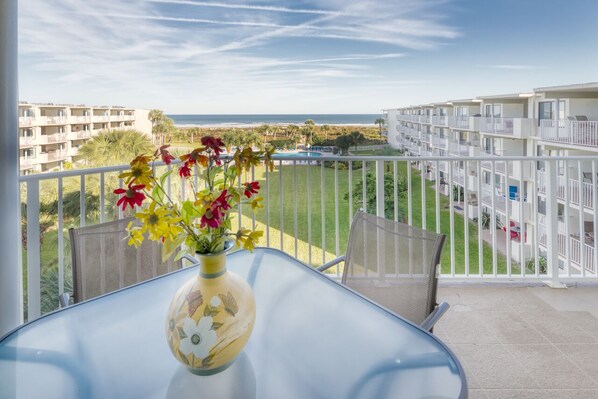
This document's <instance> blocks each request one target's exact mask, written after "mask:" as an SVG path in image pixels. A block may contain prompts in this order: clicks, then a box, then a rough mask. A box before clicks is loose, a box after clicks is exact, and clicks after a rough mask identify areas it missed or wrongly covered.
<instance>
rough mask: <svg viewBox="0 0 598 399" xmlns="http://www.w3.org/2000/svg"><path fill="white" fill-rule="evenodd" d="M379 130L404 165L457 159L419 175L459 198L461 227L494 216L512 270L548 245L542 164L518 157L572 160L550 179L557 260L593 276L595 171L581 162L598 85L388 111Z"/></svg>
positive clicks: (594, 147) (596, 141) (596, 117)
mask: <svg viewBox="0 0 598 399" xmlns="http://www.w3.org/2000/svg"><path fill="white" fill-rule="evenodd" d="M386 121H387V135H388V142H389V144H390V145H391V146H392V147H394V148H397V149H403V150H405V153H406V154H407V155H411V156H418V157H426V156H428V157H437V156H447V157H459V162H447V161H437V160H436V161H434V160H425V159H424V160H422V162H417V163H416V164H417V165H416V167H418V168H420V170H421V172H422V174H423V175H424V176H425V178H426V179H428V180H432V181H434V182H435V189H436V190H438V191H440V192H441V193H442V194H444V195H453V196H454V195H455V191H456V192H457V196H456V199H457V200H458V202H459V203H460V208H462V209H463V214H464V216H465V217H467V218H469V219H473V220H479V218H482V217H485V218H486V219H488V215H496V224H497V225H499V226H505V227H504V230H505V233H506V234H505V235H506V236H507V241H508V243H507V247H508V248H507V252H508V254H509V256H510V257H511V258H512V259H514V260H516V261H520V260H523V261H526V260H528V259H530V258H532V257H533V254H534V251H535V248H532V246H534V243H537V244H538V246H539V247H540V250H541V251H542V250H545V249H546V248H547V247H548V245H547V242H546V240H547V237H549V236H550V235H548V234H547V231H546V223H545V219H546V217H547V210H546V202H547V201H546V200H547V198H546V195H551V194H550V193H548V192H547V189H546V187H547V183H548V179H549V178H550V176H548V174H547V171H546V168H545V163H546V162H542V161H540V162H524V161H523V159H524V158H523V157H527V156H572V157H577V158H576V160H575V161H568V160H559V162H558V168H556V169H557V170H555V171H552V172H551V175H556V179H555V182H553V183H551V187H552V190H551V193H554V194H555V195H556V199H557V205H558V206H556V207H555V208H556V212H558V218H556V220H557V221H558V223H557V230H558V238H557V242H558V256H559V257H560V258H561V261H562V262H563V263H565V262H566V263H567V265H572V267H577V268H579V269H580V270H583V269H584V267H585V269H586V270H591V271H592V272H594V271H595V270H596V265H597V263H598V259H596V257H595V256H594V252H595V248H596V247H597V246H596V244H595V243H594V236H595V235H596V231H597V228H596V226H597V225H598V223H597V222H598V220H597V215H596V208H598V206H597V203H598V201H595V197H597V196H598V195H597V189H596V182H595V180H596V177H598V174H597V172H598V171H597V170H592V169H596V168H595V166H593V165H594V162H592V160H591V158H588V159H587V160H584V158H583V156H598V83H584V84H574V85H567V86H555V87H541V88H537V89H534V90H533V91H532V92H525V93H513V94H504V95H493V96H479V97H476V98H471V99H460V100H448V101H444V102H439V103H432V104H422V105H416V106H409V107H403V108H397V109H388V110H386ZM464 157H485V159H483V160H482V159H481V158H477V160H475V161H467V160H466V159H467V158H465V161H464ZM504 157H519V158H518V160H517V158H514V159H511V160H509V159H508V158H507V159H505V158H504ZM447 182H450V186H449V184H447ZM555 186H556V187H555ZM460 193H463V194H461V196H462V197H463V198H459V194H460ZM548 213H550V212H548ZM493 219H494V217H493ZM492 223H493V224H494V220H493V221H492ZM507 229H509V231H510V232H509V231H507ZM534 235H536V236H537V237H535V238H536V239H534V237H533V236H534Z"/></svg>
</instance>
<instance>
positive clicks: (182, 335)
mask: <svg viewBox="0 0 598 399" xmlns="http://www.w3.org/2000/svg"><path fill="white" fill-rule="evenodd" d="M176 330H177V331H178V332H179V338H180V339H183V338H187V334H185V330H183V328H182V327H181V326H177V328H176Z"/></svg>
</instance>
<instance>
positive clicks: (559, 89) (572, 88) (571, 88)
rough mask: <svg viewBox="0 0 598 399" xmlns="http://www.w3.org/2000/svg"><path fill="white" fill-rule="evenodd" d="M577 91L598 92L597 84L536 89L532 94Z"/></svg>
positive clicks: (589, 83)
mask: <svg viewBox="0 0 598 399" xmlns="http://www.w3.org/2000/svg"><path fill="white" fill-rule="evenodd" d="M578 89H597V90H598V82H587V83H575V84H570V85H560V86H546V87H538V88H535V89H534V92H545V91H571V90H578Z"/></svg>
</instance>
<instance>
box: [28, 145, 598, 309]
mask: <svg viewBox="0 0 598 399" xmlns="http://www.w3.org/2000/svg"><path fill="white" fill-rule="evenodd" d="M40 155H42V154H40ZM43 155H45V156H46V157H47V159H52V158H54V159H61V158H62V157H66V156H67V153H66V151H58V152H54V153H48V154H43ZM422 155H424V156H425V158H424V157H380V158H376V157H367V156H347V157H336V156H332V155H330V156H322V157H320V158H318V159H317V160H313V159H311V160H307V161H306V160H305V157H292V156H291V157H288V155H287V157H285V158H284V159H280V160H277V161H276V164H275V169H274V171H267V170H265V169H264V168H263V167H261V166H260V167H255V168H254V170H253V171H251V172H250V175H251V176H253V175H255V176H256V179H258V180H259V181H260V184H261V185H262V187H263V192H262V194H263V195H264V196H265V200H264V202H265V209H263V210H259V211H258V213H256V214H254V213H253V212H252V211H251V210H250V209H249V208H248V207H245V206H243V207H242V208H240V209H239V212H235V218H236V219H235V221H234V223H235V225H236V223H239V221H240V223H242V224H245V223H247V224H248V225H254V226H255V225H257V224H259V228H260V229H263V230H264V238H263V242H262V243H261V244H262V245H265V246H271V247H276V248H279V249H281V250H283V251H286V252H288V253H289V254H291V255H293V256H295V257H298V258H299V259H301V260H302V261H304V262H305V263H307V264H310V265H313V266H317V265H320V264H322V263H324V262H327V261H329V260H331V259H332V258H334V257H336V256H338V255H341V254H343V253H344V251H345V250H346V240H347V235H348V230H349V225H350V220H351V217H352V215H353V214H354V212H355V211H356V210H357V209H358V208H364V209H366V210H368V212H372V213H376V212H380V215H381V216H386V217H387V218H390V219H394V220H400V221H404V222H406V223H409V224H412V225H415V226H419V227H423V228H426V229H430V230H432V231H440V232H443V233H445V234H446V235H447V236H448V239H447V244H446V245H445V249H444V253H443V258H442V277H443V278H459V279H472V280H479V279H501V278H504V279H524V280H528V279H529V280H545V279H547V278H550V279H553V280H556V281H558V280H561V279H586V278H594V279H595V278H598V275H597V274H596V270H597V268H596V261H597V259H596V257H595V256H594V253H595V252H596V246H597V245H598V244H596V243H595V242H594V240H593V236H591V235H588V236H587V239H586V240H585V242H584V244H583V245H582V244H581V242H580V243H579V244H576V243H575V242H573V241H572V240H570V239H569V240H568V239H566V238H567V237H571V238H573V239H576V238H575V233H576V232H579V231H584V229H585V230H586V231H587V230H588V228H589V227H588V223H587V221H586V222H585V224H584V222H580V223H572V224H570V225H564V227H562V226H559V228H558V229H556V228H554V227H553V228H552V229H551V230H548V229H547V228H544V227H543V226H546V225H547V224H549V225H550V224H551V223H552V226H556V224H557V222H556V220H557V215H551V216H550V217H549V218H548V219H546V221H545V220H542V221H540V220H539V214H536V213H533V211H532V210H534V209H538V205H539V204H538V196H537V195H533V194H534V193H535V192H536V190H537V188H536V185H537V186H538V187H539V186H540V184H539V183H537V181H536V180H534V181H532V182H530V183H529V186H528V187H527V188H526V190H527V192H526V195H525V196H522V195H518V194H517V193H520V192H521V191H522V189H523V188H524V187H523V185H522V184H521V185H519V186H518V187H519V188H518V191H517V192H513V191H512V190H511V188H510V187H504V186H501V187H499V189H497V190H495V189H494V187H493V186H486V185H484V184H483V182H482V181H481V180H480V179H481V175H482V174H481V162H480V161H488V160H487V159H484V158H482V157H443V158H441V157H430V156H426V155H428V154H422ZM24 161H25V162H24ZM26 161H27V160H23V159H21V162H22V165H23V166H25V165H26ZM36 161H37V159H36ZM489 161H490V162H491V163H492V162H498V161H497V160H495V159H491V160H489ZM506 161H507V162H508V163H512V164H514V165H515V168H517V169H518V168H520V167H521V168H531V167H532V166H536V165H537V163H538V162H540V161H541V162H544V163H545V164H546V165H547V167H549V168H550V170H557V166H558V164H557V162H565V163H570V164H571V165H581V164H583V165H584V167H585V166H586V165H588V164H591V165H592V167H593V168H594V169H596V170H598V159H596V158H589V157H585V158H584V157H568V158H562V157H508V159H507V160H506ZM23 166H22V167H23ZM156 167H157V168H158V169H161V168H164V166H160V165H157V166H156ZM174 167H175V168H176V167H177V166H176V165H174ZM127 168H128V165H120V166H114V167H105V168H94V169H81V170H70V171H65V172H59V173H46V174H37V175H29V176H21V177H20V181H21V188H22V194H21V200H22V202H23V203H26V204H27V207H26V209H25V210H24V212H25V213H24V214H23V215H22V216H23V221H24V222H23V223H24V224H23V225H22V226H21V227H22V228H23V232H25V231H26V240H23V241H22V245H23V247H22V251H23V254H24V256H23V258H22V259H23V260H22V261H23V265H22V267H23V268H24V269H26V270H27V273H26V278H27V281H26V284H24V286H25V287H27V288H26V290H27V293H26V295H27V302H26V303H27V315H28V317H29V318H34V317H37V316H39V315H40V314H41V313H42V307H41V303H42V301H41V299H42V289H41V287H42V286H44V285H43V284H44V283H43V282H42V280H43V278H50V277H49V275H48V273H50V272H51V270H57V277H56V278H57V281H58V283H57V285H56V292H49V291H48V287H49V286H44V290H43V292H44V293H45V294H44V295H46V294H47V295H51V297H52V298H58V294H59V293H62V292H63V291H64V290H65V279H66V276H70V273H69V272H70V255H69V245H68V241H67V238H66V237H67V236H68V235H67V234H66V232H67V231H68V228H69V227H73V226H81V225H87V224H93V223H101V222H104V221H108V220H112V219H114V218H122V217H124V216H127V214H128V213H126V214H125V213H123V212H122V211H121V210H119V209H118V208H116V206H115V203H116V198H115V196H114V195H113V194H112V191H113V189H114V188H116V187H119V186H122V185H123V182H122V180H120V179H118V175H119V174H120V172H122V171H123V170H125V169H127ZM422 171H423V172H424V173H425V174H426V178H427V179H432V180H435V181H429V180H427V179H422V178H421V174H422ZM441 171H442V173H443V177H440V173H441ZM464 171H468V173H467V176H466V175H465V174H464ZM471 171H474V172H475V173H474V174H471V173H469V172H471ZM578 172H580V173H579V175H581V170H580V171H578ZM385 174H386V175H387V176H388V178H383V176H385ZM539 175H540V174H538V176H539ZM174 176H176V174H173V178H172V179H169V180H168V181H169V183H168V184H169V186H168V190H169V192H170V193H171V195H172V197H173V198H177V199H180V198H183V197H185V198H187V197H188V196H189V193H190V192H191V190H189V187H186V186H185V185H184V184H183V185H182V184H181V182H180V180H179V179H177V178H174ZM472 176H474V177H472ZM475 176H478V178H477V179H476V178H475ZM538 179H539V178H538ZM465 180H469V181H470V184H463V183H464V181H465ZM364 182H365V184H364ZM388 182H390V183H388ZM471 182H473V183H475V185H476V186H477V188H476V189H475V190H474V189H472V187H471ZM370 184H371V185H372V186H370ZM437 184H438V185H440V184H442V185H443V186H445V189H444V190H443V192H445V193H448V194H449V196H448V199H447V198H443V197H442V194H441V193H440V190H436V191H435V190H434V189H433V187H434V186H436V185H437ZM459 184H461V185H462V186H463V193H462V196H461V197H459V196H458V195H455V194H454V193H453V187H455V186H458V185H459ZM554 185H556V183H554V184H553V182H551V181H550V180H547V181H546V182H545V183H544V187H545V189H546V191H550V189H549V187H553V186H554ZM478 188H479V190H478ZM554 189H556V187H554ZM371 192H374V193H376V192H377V193H385V195H384V196H380V195H378V196H375V197H373V198H371V199H370V198H369V194H368V193H371ZM53 193H54V194H53ZM477 193H480V194H477ZM503 193H507V195H503ZM82 194H84V195H82ZM471 194H473V195H471ZM345 195H347V198H349V199H350V200H348V201H347V200H346V199H345V197H344V196H345ZM476 196H477V200H475V197H476ZM468 198H470V199H471V198H474V200H471V201H473V202H468V203H469V204H470V205H471V204H473V205H472V206H465V204H464V202H463V201H464V199H466V201H470V200H467V199H468ZM521 198H523V201H521ZM557 200H558V199H557V198H556V196H555V195H546V198H545V201H546V209H552V208H551V207H552V206H553V205H554V203H553V202H552V201H557ZM526 204H529V205H530V206H523V205H526ZM50 205H51V206H50ZM554 208H555V209H556V206H554ZM476 209H477V210H476ZM474 211H475V213H474ZM42 214H43V218H42V217H41V215H42ZM594 217H595V216H594ZM40 220H51V221H52V223H54V225H53V226H51V228H50V229H49V230H47V229H45V228H44V230H42V229H40ZM499 220H502V222H503V225H510V224H508V223H506V221H514V222H515V223H517V230H516V231H515V230H513V229H511V228H509V229H504V230H503V229H501V228H497V227H499V226H498V221H499ZM540 222H541V223H540ZM548 222H550V223H548ZM580 226H581V230H580ZM457 227H458V229H457ZM542 229H544V230H542ZM554 230H558V231H557V232H556V233H555V232H554ZM55 232H58V234H55ZM316 232H317V234H316ZM42 234H43V238H44V239H43V240H42ZM550 234H557V235H558V237H556V236H555V238H556V240H553V239H551V235H550ZM587 234H590V233H587ZM563 237H565V239H564V240H563ZM577 240H578V241H579V239H578V238H577ZM555 241H556V242H557V246H558V248H553V247H552V245H553V242H555ZM576 245H577V246H576ZM540 251H541V252H540ZM544 252H545V253H546V255H543V253H544ZM554 253H556V255H557V256H558V258H560V263H561V264H564V267H562V268H559V259H555V258H554V256H553V255H551V254H554ZM25 254H26V256H25ZM42 254H43V256H42ZM542 256H546V257H547V259H548V269H547V270H544V269H543V268H541V267H540V258H541V257H542ZM336 272H337V273H340V270H336ZM46 302H47V301H45V302H44V303H46ZM51 302H52V301H50V303H51Z"/></svg>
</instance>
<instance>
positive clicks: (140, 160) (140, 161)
mask: <svg viewBox="0 0 598 399" xmlns="http://www.w3.org/2000/svg"><path fill="white" fill-rule="evenodd" d="M151 160H152V158H151V157H150V156H149V155H139V156H137V157H136V158H134V159H133V160H132V161H131V163H130V164H129V165H131V168H141V167H147V166H148V164H149V162H150V161H151Z"/></svg>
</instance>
